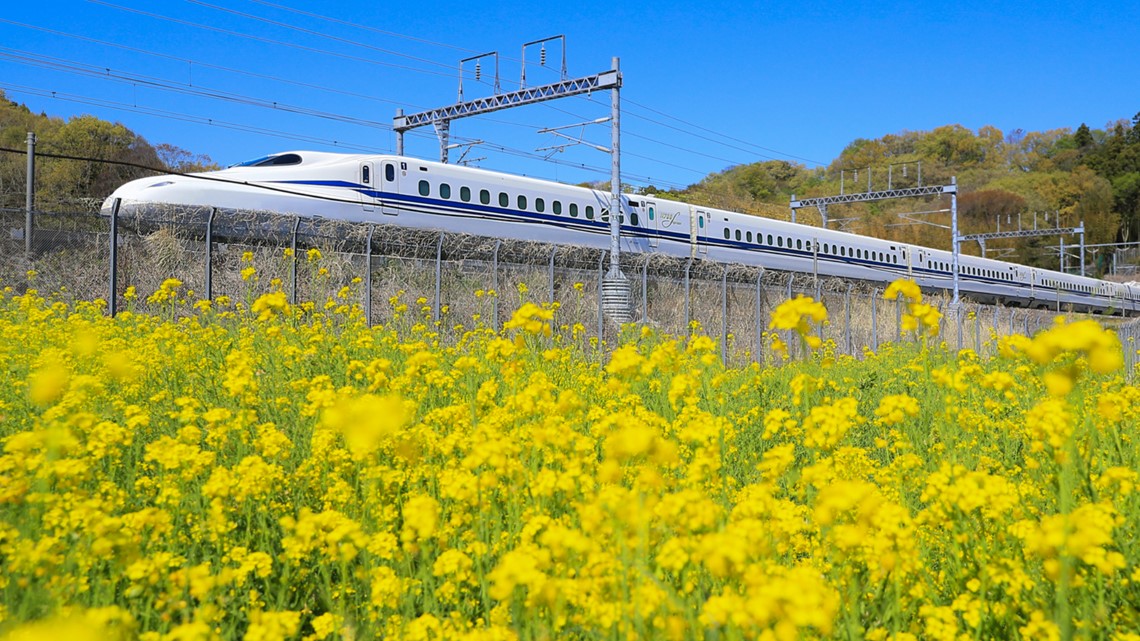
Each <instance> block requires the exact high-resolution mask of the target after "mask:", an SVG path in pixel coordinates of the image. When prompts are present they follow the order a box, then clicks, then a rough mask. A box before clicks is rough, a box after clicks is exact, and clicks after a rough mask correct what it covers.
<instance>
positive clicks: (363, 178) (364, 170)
mask: <svg viewBox="0 0 1140 641" xmlns="http://www.w3.org/2000/svg"><path fill="white" fill-rule="evenodd" d="M360 182H362V183H364V184H365V185H369V184H371V183H372V170H371V168H369V167H368V165H364V166H363V167H361V168H360Z"/></svg>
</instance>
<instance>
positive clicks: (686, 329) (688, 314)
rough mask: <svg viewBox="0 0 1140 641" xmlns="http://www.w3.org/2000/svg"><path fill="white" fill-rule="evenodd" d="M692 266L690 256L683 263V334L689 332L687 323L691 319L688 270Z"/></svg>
mask: <svg viewBox="0 0 1140 641" xmlns="http://www.w3.org/2000/svg"><path fill="white" fill-rule="evenodd" d="M692 267H693V259H692V258H690V259H689V262H687V263H685V329H684V331H685V334H686V335H688V333H689V323H690V321H691V320H692V316H691V310H690V309H689V270H690V269H692Z"/></svg>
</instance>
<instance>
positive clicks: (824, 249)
mask: <svg viewBox="0 0 1140 641" xmlns="http://www.w3.org/2000/svg"><path fill="white" fill-rule="evenodd" d="M829 251H830V250H829V249H828V248H827V243H824V244H823V253H825V254H826V253H828V252H829Z"/></svg>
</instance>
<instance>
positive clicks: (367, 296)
mask: <svg viewBox="0 0 1140 641" xmlns="http://www.w3.org/2000/svg"><path fill="white" fill-rule="evenodd" d="M375 231H376V225H369V226H368V240H366V241H364V244H365V247H364V318H365V324H366V325H367V326H368V327H372V234H373V233H374V232H375Z"/></svg>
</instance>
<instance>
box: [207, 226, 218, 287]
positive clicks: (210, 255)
mask: <svg viewBox="0 0 1140 641" xmlns="http://www.w3.org/2000/svg"><path fill="white" fill-rule="evenodd" d="M217 215H218V208H217V207H211V208H210V217H209V218H207V219H206V300H214V217H215V216H217Z"/></svg>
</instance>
